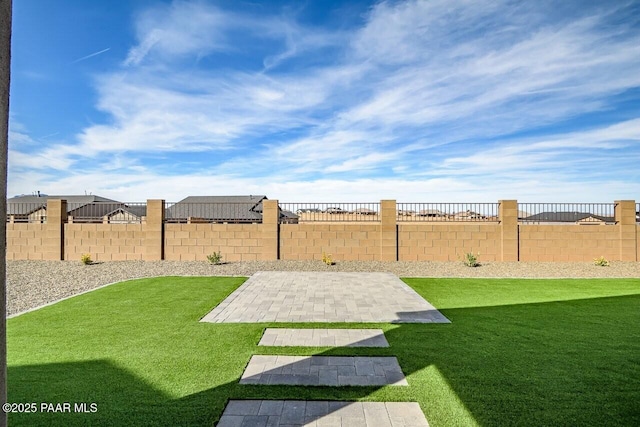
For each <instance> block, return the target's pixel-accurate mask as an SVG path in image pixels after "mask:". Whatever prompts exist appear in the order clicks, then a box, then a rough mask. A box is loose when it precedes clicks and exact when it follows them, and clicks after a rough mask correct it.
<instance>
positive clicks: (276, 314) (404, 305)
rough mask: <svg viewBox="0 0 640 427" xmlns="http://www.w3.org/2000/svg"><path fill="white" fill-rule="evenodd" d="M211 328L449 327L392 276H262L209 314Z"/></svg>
mask: <svg viewBox="0 0 640 427" xmlns="http://www.w3.org/2000/svg"><path fill="white" fill-rule="evenodd" d="M201 321H203V322H211V323H254V322H373V323H449V320H448V319H447V318H446V317H444V316H443V315H442V313H440V312H439V311H438V310H437V309H436V308H435V307H433V306H432V305H431V304H429V302H427V301H426V300H425V299H424V298H422V297H421V296H420V295H419V294H418V293H417V292H415V291H414V290H413V289H411V288H410V287H409V286H408V285H406V284H405V283H404V282H402V281H401V280H400V279H399V278H398V277H396V276H394V275H393V274H390V273H343V272H280V271H260V272H257V273H255V274H254V275H253V276H251V277H250V278H249V279H248V280H247V281H246V282H245V283H244V284H242V286H240V287H239V288H238V289H236V290H235V291H234V292H233V293H232V294H231V295H229V297H227V298H226V299H225V300H224V301H222V302H221V303H220V304H219V305H218V306H217V307H216V308H214V309H213V310H212V311H211V312H210V313H208V314H207V315H206V316H205V317H204V318H203V319H202V320H201Z"/></svg>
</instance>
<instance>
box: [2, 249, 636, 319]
mask: <svg viewBox="0 0 640 427" xmlns="http://www.w3.org/2000/svg"><path fill="white" fill-rule="evenodd" d="M257 271H364V272H389V273H393V274H396V275H397V276H399V277H486V278H489V277H505V278H507V277H513V278H516V277H521V278H552V277H553V278H559V277H566V278H586V277H621V278H622V277H631V278H640V262H612V263H611V266H609V267H598V266H596V265H594V264H593V263H589V262H584V263H569V262H566V263H564V262H563V263H558V262H486V263H483V264H482V265H481V266H479V267H475V268H473V267H467V266H465V265H464V264H463V263H462V262H435V261H425V262H415V261H411V262H376V261H342V262H337V263H336V264H335V265H332V266H327V265H325V264H323V263H322V262H320V261H253V262H232V263H226V264H221V265H210V264H209V263H207V262H197V261H196V262H178V261H117V262H116V261H114V262H104V263H95V264H91V265H84V264H82V263H81V262H79V261H78V262H74V261H7V315H13V314H16V313H20V312H23V311H26V310H29V309H33V308H35V307H39V306H42V305H44V304H48V303H51V302H54V301H57V300H60V299H62V298H66V297H69V296H72V295H76V294H78V293H81V292H86V291H88V290H91V289H95V288H98V287H100V286H103V285H107V284H109V283H115V282H120V281H123V280H129V279H136V278H142V277H157V276H251V275H252V274H253V273H255V272H257Z"/></svg>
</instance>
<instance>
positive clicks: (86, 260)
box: [80, 254, 93, 265]
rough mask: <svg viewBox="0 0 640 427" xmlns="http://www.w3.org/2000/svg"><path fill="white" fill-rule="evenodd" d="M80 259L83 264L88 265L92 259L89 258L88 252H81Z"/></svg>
mask: <svg viewBox="0 0 640 427" xmlns="http://www.w3.org/2000/svg"><path fill="white" fill-rule="evenodd" d="M80 261H81V262H82V263H83V264H84V265H89V264H92V263H93V260H92V259H91V255H89V254H82V255H80Z"/></svg>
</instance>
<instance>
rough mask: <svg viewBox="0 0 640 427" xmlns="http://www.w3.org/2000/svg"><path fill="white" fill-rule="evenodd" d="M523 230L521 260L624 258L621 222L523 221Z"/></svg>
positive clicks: (521, 234) (520, 229) (521, 227)
mask: <svg viewBox="0 0 640 427" xmlns="http://www.w3.org/2000/svg"><path fill="white" fill-rule="evenodd" d="M519 234H520V261H593V260H594V258H598V257H601V256H604V257H605V258H606V259H608V260H609V261H613V260H616V261H617V260H620V236H619V234H620V231H619V230H618V227H617V226H613V225H520V227H519ZM634 261H635V260H634Z"/></svg>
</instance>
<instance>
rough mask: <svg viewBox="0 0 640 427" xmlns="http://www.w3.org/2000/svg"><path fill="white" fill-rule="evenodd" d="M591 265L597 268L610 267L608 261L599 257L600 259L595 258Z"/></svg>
mask: <svg viewBox="0 0 640 427" xmlns="http://www.w3.org/2000/svg"><path fill="white" fill-rule="evenodd" d="M593 263H594V264H595V265H597V266H599V267H609V265H611V264H610V263H609V261H608V260H607V259H606V258H605V257H603V256H601V257H600V258H595V259H594V260H593Z"/></svg>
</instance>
